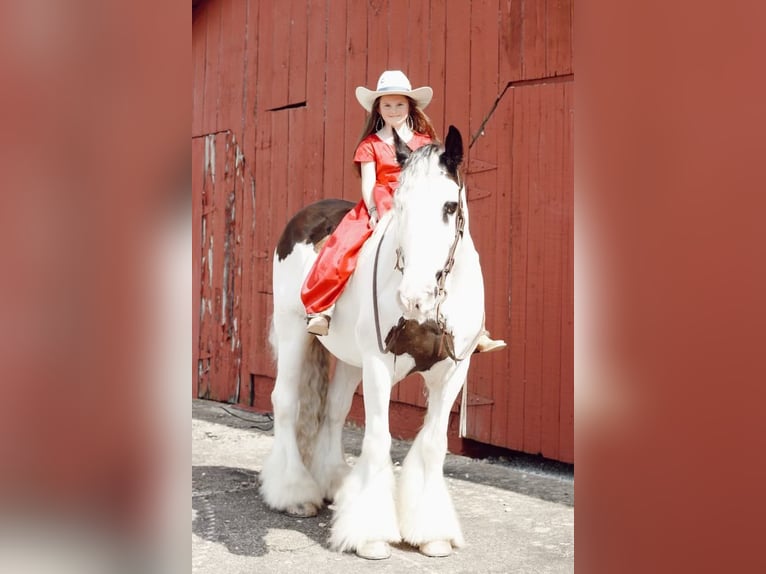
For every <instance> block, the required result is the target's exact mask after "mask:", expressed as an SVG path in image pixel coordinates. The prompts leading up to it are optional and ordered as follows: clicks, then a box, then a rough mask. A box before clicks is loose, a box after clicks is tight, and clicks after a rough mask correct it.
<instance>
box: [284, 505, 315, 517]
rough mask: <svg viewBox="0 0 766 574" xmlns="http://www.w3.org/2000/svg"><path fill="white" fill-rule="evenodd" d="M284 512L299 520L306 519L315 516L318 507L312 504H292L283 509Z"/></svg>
mask: <svg viewBox="0 0 766 574" xmlns="http://www.w3.org/2000/svg"><path fill="white" fill-rule="evenodd" d="M285 512H287V514H289V515H290V516H299V517H301V518H307V517H309V516H316V515H317V513H318V512H319V507H317V505H316V504H314V503H313V502H303V503H301V504H293V505H291V506H288V507H287V508H286V509H285Z"/></svg>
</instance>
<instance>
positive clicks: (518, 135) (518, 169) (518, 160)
mask: <svg viewBox="0 0 766 574" xmlns="http://www.w3.org/2000/svg"><path fill="white" fill-rule="evenodd" d="M517 95H518V90H517V89H511V90H509V91H508V92H506V96H505V97H510V98H511V102H509V105H510V106H511V109H512V110H513V112H512V113H513V118H512V122H513V123H512V125H513V133H512V137H513V140H512V142H513V144H512V152H511V157H509V158H508V161H510V162H511V163H512V166H513V167H512V174H511V177H512V179H511V268H510V284H511V340H510V348H511V371H510V373H511V381H510V387H509V389H508V423H509V425H508V446H509V447H510V448H515V449H518V450H521V449H522V448H523V447H524V394H525V390H526V384H525V383H526V381H525V376H524V372H525V368H526V360H527V341H526V338H527V315H526V307H527V234H528V218H527V212H528V210H529V172H528V171H527V165H526V159H527V158H526V156H525V153H524V146H525V137H526V133H525V131H524V127H525V125H526V124H527V123H528V122H527V121H526V120H525V115H526V114H527V110H526V108H525V107H524V105H523V102H522V101H521V98H518V97H517Z"/></svg>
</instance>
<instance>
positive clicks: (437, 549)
mask: <svg viewBox="0 0 766 574" xmlns="http://www.w3.org/2000/svg"><path fill="white" fill-rule="evenodd" d="M419 550H420V553H421V554H425V555H426V556H430V557H432V558H442V557H444V556H449V555H450V554H452V544H450V542H449V540H431V541H430V542H424V543H423V544H421V545H420V548H419Z"/></svg>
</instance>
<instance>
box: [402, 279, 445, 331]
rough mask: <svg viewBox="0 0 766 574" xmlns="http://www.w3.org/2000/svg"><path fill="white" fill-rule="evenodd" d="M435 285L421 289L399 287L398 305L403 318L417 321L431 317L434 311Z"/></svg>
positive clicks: (421, 321)
mask: <svg viewBox="0 0 766 574" xmlns="http://www.w3.org/2000/svg"><path fill="white" fill-rule="evenodd" d="M436 293H437V290H436V286H433V287H431V288H427V289H423V288H419V289H411V288H407V287H406V286H404V285H403V286H402V287H400V288H399V292H398V294H399V306H400V307H401V308H402V314H403V316H404V318H405V319H412V320H415V321H417V322H418V323H423V322H424V321H426V320H428V319H430V318H433V317H434V314H435V311H436Z"/></svg>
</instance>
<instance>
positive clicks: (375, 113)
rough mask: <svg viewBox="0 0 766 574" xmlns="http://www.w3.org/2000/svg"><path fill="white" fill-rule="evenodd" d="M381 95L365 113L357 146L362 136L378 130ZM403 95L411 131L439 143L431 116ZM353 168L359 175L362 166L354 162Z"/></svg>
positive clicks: (381, 117)
mask: <svg viewBox="0 0 766 574" xmlns="http://www.w3.org/2000/svg"><path fill="white" fill-rule="evenodd" d="M382 97H383V96H378V97H377V98H376V99H375V102H374V103H373V104H372V111H371V112H370V113H369V114H368V115H367V121H366V122H365V124H364V129H363V130H362V135H361V136H360V137H359V141H358V142H356V145H357V146H359V144H360V143H362V140H364V138H366V137H367V136H369V135H370V134H374V133H375V132H377V131H378V121H380V122H382V121H383V116H381V115H380V98H382ZM404 97H405V98H407V102H409V104H410V113H409V118H408V119H409V120H410V121H411V122H412V126H411V127H412V131H414V132H417V133H419V134H423V135H427V136H428V137H429V138H431V140H433V142H434V143H439V142H438V140H437V138H436V130H435V129H434V126H433V125H432V124H431V118H429V117H428V116H427V115H426V114H425V112H424V111H423V110H421V109H420V108H419V107H418V106H417V104H416V103H415V100H413V99H412V98H411V97H409V96H404ZM355 149H356V148H355ZM354 169H355V170H356V173H357V175H360V176H361V174H362V167H361V165H359V163H358V162H354Z"/></svg>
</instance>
